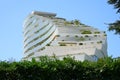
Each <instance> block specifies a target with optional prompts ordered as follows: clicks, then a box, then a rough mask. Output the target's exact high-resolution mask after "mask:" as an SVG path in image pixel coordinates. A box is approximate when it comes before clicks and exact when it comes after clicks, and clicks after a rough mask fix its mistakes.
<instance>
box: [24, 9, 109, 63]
mask: <svg viewBox="0 0 120 80" xmlns="http://www.w3.org/2000/svg"><path fill="white" fill-rule="evenodd" d="M23 32H24V33H23V35H24V40H23V41H24V59H25V60H31V59H32V58H36V59H37V58H39V57H40V56H45V55H47V56H53V55H56V57H58V58H59V59H62V58H63V57H65V56H66V55H69V56H71V57H74V58H75V59H76V60H81V61H84V60H90V61H96V60H97V59H98V58H104V57H106V56H107V38H106V33H105V32H103V31H99V30H98V29H96V28H93V27H90V26H86V25H84V24H81V23H77V21H76V22H75V21H67V20H66V19H64V18H58V17H56V14H55V13H48V12H39V11H34V12H32V13H31V14H29V15H28V17H27V18H26V19H25V22H24V26H23Z"/></svg>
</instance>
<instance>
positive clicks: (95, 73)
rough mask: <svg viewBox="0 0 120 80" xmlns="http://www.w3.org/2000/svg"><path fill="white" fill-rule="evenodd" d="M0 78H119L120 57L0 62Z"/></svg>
mask: <svg viewBox="0 0 120 80" xmlns="http://www.w3.org/2000/svg"><path fill="white" fill-rule="evenodd" d="M0 80H120V59H112V58H105V59H100V60H98V61H97V62H89V61H84V62H80V61H77V60H74V59H72V58H64V59H63V60H58V59H56V58H52V59H50V58H49V57H41V58H40V61H39V62H38V61H35V60H34V59H33V60H32V61H31V62H30V61H20V62H6V61H1V62H0Z"/></svg>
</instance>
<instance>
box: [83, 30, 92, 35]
mask: <svg viewBox="0 0 120 80" xmlns="http://www.w3.org/2000/svg"><path fill="white" fill-rule="evenodd" d="M81 34H92V32H91V31H89V30H85V31H83V32H82V33H81Z"/></svg>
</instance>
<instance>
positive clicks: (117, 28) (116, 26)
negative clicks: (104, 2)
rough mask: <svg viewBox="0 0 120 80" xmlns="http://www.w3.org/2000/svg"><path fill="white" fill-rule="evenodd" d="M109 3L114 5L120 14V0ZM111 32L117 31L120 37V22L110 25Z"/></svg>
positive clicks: (112, 0) (109, 0)
mask: <svg viewBox="0 0 120 80" xmlns="http://www.w3.org/2000/svg"><path fill="white" fill-rule="evenodd" d="M108 3H109V4H111V5H113V6H114V8H115V9H117V13H118V14H119V13H120V0H108ZM108 30H109V31H115V34H119V35H120V20H116V21H115V22H114V23H110V24H109V29H108Z"/></svg>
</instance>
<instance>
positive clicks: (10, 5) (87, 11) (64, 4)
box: [0, 0, 120, 61]
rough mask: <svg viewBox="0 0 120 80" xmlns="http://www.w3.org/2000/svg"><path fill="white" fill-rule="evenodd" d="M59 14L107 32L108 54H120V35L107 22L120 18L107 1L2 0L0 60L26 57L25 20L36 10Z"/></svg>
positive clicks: (0, 9) (0, 7) (0, 6)
mask: <svg viewBox="0 0 120 80" xmlns="http://www.w3.org/2000/svg"><path fill="white" fill-rule="evenodd" d="M34 10H37V11H46V12H54V13H57V16H59V17H63V18H66V19H67V20H74V19H78V20H80V21H81V22H82V23H84V24H87V25H89V26H93V27H95V28H98V29H100V30H103V31H106V33H107V35H108V36H107V38H108V39H107V40H108V55H109V56H113V57H118V56H120V52H119V50H120V49H119V47H120V42H119V41H120V36H119V35H114V33H113V32H108V31H107V29H108V26H107V25H106V24H105V23H110V22H114V21H115V20H116V19H119V15H118V14H116V10H115V9H114V8H113V6H111V5H108V4H107V0H92V1H91V0H1V2H0V60H10V59H15V60H17V61H19V60H20V59H21V58H22V56H23V33H22V31H23V22H24V19H25V18H26V17H27V15H28V14H29V13H31V12H32V11H34Z"/></svg>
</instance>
